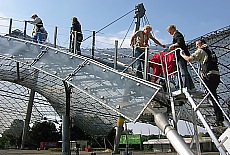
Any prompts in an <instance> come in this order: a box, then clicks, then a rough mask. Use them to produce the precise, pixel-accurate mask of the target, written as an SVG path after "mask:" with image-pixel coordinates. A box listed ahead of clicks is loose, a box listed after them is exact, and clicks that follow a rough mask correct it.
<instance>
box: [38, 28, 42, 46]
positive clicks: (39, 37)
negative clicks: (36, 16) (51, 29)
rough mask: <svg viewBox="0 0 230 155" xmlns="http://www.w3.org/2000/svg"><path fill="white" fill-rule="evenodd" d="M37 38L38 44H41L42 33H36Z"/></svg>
mask: <svg viewBox="0 0 230 155" xmlns="http://www.w3.org/2000/svg"><path fill="white" fill-rule="evenodd" d="M37 37H38V42H39V43H40V44H42V32H41V31H40V30H39V31H38V32H37Z"/></svg>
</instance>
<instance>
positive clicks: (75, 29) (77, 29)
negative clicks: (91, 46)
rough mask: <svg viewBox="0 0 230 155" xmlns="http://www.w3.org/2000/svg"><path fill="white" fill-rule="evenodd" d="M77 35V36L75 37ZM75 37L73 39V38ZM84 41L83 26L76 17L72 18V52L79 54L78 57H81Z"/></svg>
mask: <svg viewBox="0 0 230 155" xmlns="http://www.w3.org/2000/svg"><path fill="white" fill-rule="evenodd" d="M75 35H76V36H75ZM72 36H73V37H72ZM75 37H76V49H75V50H76V51H74V40H75ZM82 40H83V35H82V31H81V24H80V22H79V21H78V19H77V18H76V17H73V18H72V26H71V30H70V46H71V48H70V50H71V52H72V53H77V54H78V55H81V48H80V46H81V42H82Z"/></svg>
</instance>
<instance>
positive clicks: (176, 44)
mask: <svg viewBox="0 0 230 155" xmlns="http://www.w3.org/2000/svg"><path fill="white" fill-rule="evenodd" d="M167 31H168V33H169V34H171V35H172V37H173V44H172V45H171V46H169V50H174V49H176V48H181V49H182V50H184V53H185V55H186V56H189V55H190V53H189V51H188V48H187V46H186V44H185V40H184V36H183V35H182V33H181V32H179V31H178V30H177V29H176V26H175V25H169V26H168V27H167ZM176 56H177V61H178V67H179V72H180V74H181V75H180V76H179V77H178V78H179V79H178V83H177V85H176V88H177V89H179V80H180V81H181V86H182V88H186V87H187V89H188V90H194V89H195V86H194V84H193V81H192V78H191V76H190V74H189V72H188V68H187V62H186V61H185V60H184V59H183V58H182V57H181V56H180V50H177V51H176Z"/></svg>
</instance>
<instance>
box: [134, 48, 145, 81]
mask: <svg viewBox="0 0 230 155" xmlns="http://www.w3.org/2000/svg"><path fill="white" fill-rule="evenodd" d="M142 53H143V50H141V49H140V48H139V47H136V49H135V58H138V57H139V56H140V55H141V54H142ZM142 57H143V56H142ZM142 57H140V58H138V60H136V62H135V63H134V70H135V76H136V77H139V78H143V74H142V67H141V63H142V61H143V60H141V59H142Z"/></svg>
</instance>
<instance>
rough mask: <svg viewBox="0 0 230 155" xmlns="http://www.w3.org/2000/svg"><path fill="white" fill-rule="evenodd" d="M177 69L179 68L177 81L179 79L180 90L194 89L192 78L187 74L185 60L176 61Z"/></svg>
mask: <svg viewBox="0 0 230 155" xmlns="http://www.w3.org/2000/svg"><path fill="white" fill-rule="evenodd" d="M178 67H179V71H180V76H181V77H180V78H179V79H181V86H182V88H185V87H187V88H188V89H193V88H195V86H194V84H193V81H192V78H191V76H190V74H189V72H188V68H187V62H186V60H184V59H180V60H179V61H178Z"/></svg>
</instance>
